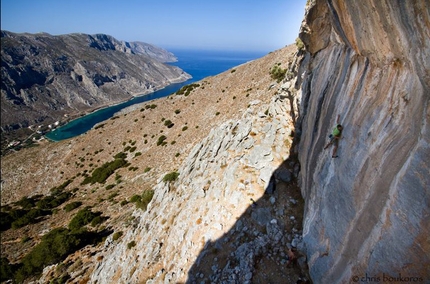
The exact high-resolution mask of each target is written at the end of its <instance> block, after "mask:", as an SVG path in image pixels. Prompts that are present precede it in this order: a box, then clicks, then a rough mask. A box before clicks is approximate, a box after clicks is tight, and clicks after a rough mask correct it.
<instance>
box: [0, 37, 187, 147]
mask: <svg viewBox="0 0 430 284" xmlns="http://www.w3.org/2000/svg"><path fill="white" fill-rule="evenodd" d="M1 35H2V36H1V41H2V44H1V55H2V56H1V60H2V62H1V70H2V71H1V72H2V73H1V75H2V85H1V94H2V97H1V100H2V101H1V103H2V124H1V127H2V137H3V136H4V135H6V134H10V133H13V132H14V131H15V132H16V131H17V130H18V131H26V128H27V127H28V126H31V125H34V124H39V125H42V124H45V127H46V124H51V123H53V122H55V121H64V120H65V118H64V116H65V115H67V116H68V117H69V118H71V117H76V116H77V115H81V114H83V113H85V112H88V111H91V110H94V109H97V108H100V107H103V106H107V105H110V104H114V103H119V102H123V101H125V100H128V99H130V98H132V97H134V96H136V95H144V94H147V93H150V92H153V91H155V90H158V89H161V88H163V87H165V86H167V85H169V84H172V83H177V82H182V81H185V80H187V79H189V78H191V76H190V75H188V74H186V73H185V72H183V71H182V70H181V69H180V68H178V67H175V66H171V65H166V64H164V63H165V62H174V61H176V60H177V59H176V57H175V56H174V55H173V54H172V53H170V52H168V51H166V50H164V49H161V48H158V47H155V46H153V45H150V44H146V43H142V42H124V41H119V40H117V39H115V38H113V37H112V36H109V35H104V34H96V35H88V34H79V33H74V34H68V35H59V36H51V35H49V34H46V33H40V34H16V33H11V32H8V31H2V34H1ZM27 132H28V130H27ZM2 139H3V138H2ZM8 140H9V141H11V140H12V138H9V139H8ZM2 144H3V143H2ZM6 144H7V143H6Z"/></svg>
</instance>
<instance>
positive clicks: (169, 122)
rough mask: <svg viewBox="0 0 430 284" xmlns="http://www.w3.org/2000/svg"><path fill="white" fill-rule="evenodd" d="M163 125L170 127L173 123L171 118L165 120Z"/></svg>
mask: <svg viewBox="0 0 430 284" xmlns="http://www.w3.org/2000/svg"><path fill="white" fill-rule="evenodd" d="M164 125H165V126H167V128H172V127H173V125H175V124H174V123H173V122H172V121H171V120H169V119H168V120H165V121H164Z"/></svg>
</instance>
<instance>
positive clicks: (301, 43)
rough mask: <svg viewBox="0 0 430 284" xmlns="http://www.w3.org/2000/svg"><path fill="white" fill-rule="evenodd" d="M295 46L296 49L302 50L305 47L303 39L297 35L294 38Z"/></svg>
mask: <svg viewBox="0 0 430 284" xmlns="http://www.w3.org/2000/svg"><path fill="white" fill-rule="evenodd" d="M296 46H297V49H298V50H302V49H304V48H305V44H304V43H303V41H302V40H301V39H300V38H299V37H298V38H296Z"/></svg>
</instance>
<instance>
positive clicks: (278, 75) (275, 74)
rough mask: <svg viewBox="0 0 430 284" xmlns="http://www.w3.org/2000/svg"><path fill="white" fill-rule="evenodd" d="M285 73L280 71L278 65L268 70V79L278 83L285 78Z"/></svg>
mask: <svg viewBox="0 0 430 284" xmlns="http://www.w3.org/2000/svg"><path fill="white" fill-rule="evenodd" d="M286 73H287V69H282V67H280V66H279V65H275V66H273V67H272V69H271V70H270V77H271V78H272V79H275V80H276V81H277V82H278V83H279V82H281V81H282V80H283V79H284V78H285V74H286Z"/></svg>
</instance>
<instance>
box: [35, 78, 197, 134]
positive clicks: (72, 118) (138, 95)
mask: <svg viewBox="0 0 430 284" xmlns="http://www.w3.org/2000/svg"><path fill="white" fill-rule="evenodd" d="M187 77H188V76H187ZM191 79H193V77H192V76H191V75H190V76H189V78H188V79H186V80H185V81H180V82H175V83H171V84H169V85H165V86H163V87H159V88H158V89H156V88H154V89H151V90H149V91H147V92H145V93H135V94H133V95H131V96H132V97H130V98H128V99H126V100H123V101H119V102H115V103H111V104H104V105H100V106H98V107H97V108H94V109H91V110H88V111H85V112H83V113H77V114H73V115H69V117H68V118H67V119H66V120H63V121H60V124H59V125H58V126H57V127H56V128H53V129H51V130H50V131H49V132H46V133H45V134H43V137H45V138H46V139H47V140H48V141H50V142H60V141H62V140H67V139H70V138H73V137H77V136H80V135H82V134H85V133H86V132H87V131H88V130H87V131H85V132H83V133H81V134H78V135H74V136H72V137H69V138H64V139H59V140H56V139H53V138H50V137H48V136H47V135H49V133H52V132H55V131H56V130H58V129H60V128H62V127H64V126H66V125H68V124H70V123H72V122H73V121H76V120H78V119H82V118H83V117H85V116H88V115H91V114H94V113H96V112H98V111H101V110H104V109H108V108H111V107H115V106H118V105H121V104H125V103H127V102H130V101H132V100H134V99H139V98H145V97H147V96H151V95H153V94H155V93H156V92H159V91H162V90H164V89H166V88H168V87H171V86H172V85H175V84H183V83H185V82H187V81H189V80H191ZM172 93H175V92H172ZM170 94H171V93H169V94H168V95H170ZM165 96H167V95H163V96H160V98H161V97H165ZM154 99H157V98H154ZM147 101H150V99H149V100H144V101H141V102H136V103H133V104H131V105H129V106H124V107H123V108H122V109H120V110H118V111H116V112H115V113H117V112H120V111H122V110H123V109H126V108H129V107H131V106H133V105H136V104H141V103H144V102H147ZM114 115H115V114H114ZM107 119H108V118H107ZM107 119H104V120H102V121H100V122H98V123H96V124H94V125H93V126H92V127H91V128H90V129H92V128H94V126H96V125H97V124H99V123H101V122H103V121H105V120H107Z"/></svg>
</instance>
